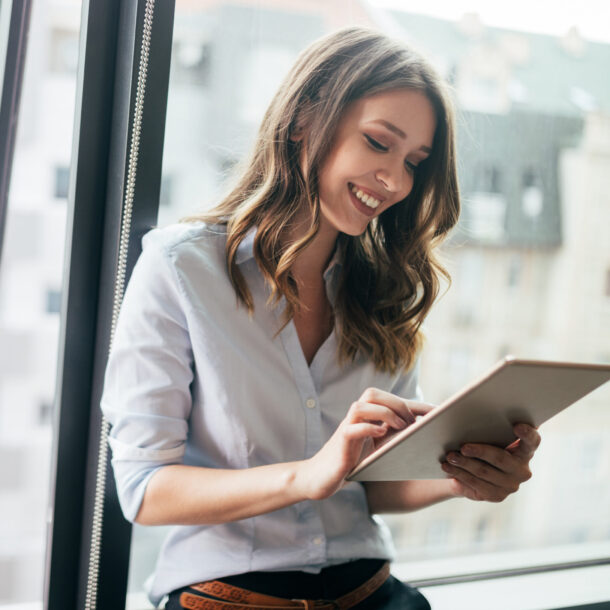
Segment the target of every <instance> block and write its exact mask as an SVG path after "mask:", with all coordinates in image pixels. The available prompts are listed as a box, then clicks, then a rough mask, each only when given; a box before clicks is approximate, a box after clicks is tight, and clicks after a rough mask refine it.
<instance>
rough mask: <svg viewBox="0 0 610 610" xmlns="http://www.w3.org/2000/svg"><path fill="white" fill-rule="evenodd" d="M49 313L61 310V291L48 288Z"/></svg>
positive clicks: (47, 308)
mask: <svg viewBox="0 0 610 610" xmlns="http://www.w3.org/2000/svg"><path fill="white" fill-rule="evenodd" d="M45 311H46V312H47V313H59V312H60V311H61V291H59V290H53V289H49V290H47V303H46V306H45Z"/></svg>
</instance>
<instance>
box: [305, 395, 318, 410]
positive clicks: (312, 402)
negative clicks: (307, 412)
mask: <svg viewBox="0 0 610 610" xmlns="http://www.w3.org/2000/svg"><path fill="white" fill-rule="evenodd" d="M305 404H306V405H307V408H308V409H313V408H315V406H316V401H315V400H314V399H313V398H308V399H307V401H306V402H305Z"/></svg>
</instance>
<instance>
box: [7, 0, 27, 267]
mask: <svg viewBox="0 0 610 610" xmlns="http://www.w3.org/2000/svg"><path fill="white" fill-rule="evenodd" d="M4 11H6V12H4ZM31 13H32V0H21V1H20V2H17V1H14V2H11V4H10V6H9V7H8V8H6V7H2V9H1V10H0V15H1V16H2V17H6V18H7V19H8V24H7V25H8V28H7V30H8V31H7V35H8V39H7V40H6V53H5V55H4V57H3V58H2V59H4V66H3V68H4V71H3V73H2V81H1V83H0V86H1V87H2V89H1V90H0V91H1V97H0V260H1V259H2V245H3V243H4V230H5V226H6V214H7V208H8V193H9V187H10V179H11V170H12V167H13V153H14V152H15V138H16V137H17V118H18V115H19V102H20V100H21V86H22V84H23V70H24V67H25V57H26V50H27V37H28V31H29V27H30V16H31ZM1 25H3V24H0V26H1ZM0 42H4V41H0Z"/></svg>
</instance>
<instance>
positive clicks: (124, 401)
mask: <svg viewBox="0 0 610 610" xmlns="http://www.w3.org/2000/svg"><path fill="white" fill-rule="evenodd" d="M156 237H157V230H153V231H151V232H150V233H148V234H147V235H146V236H145V237H144V239H143V251H142V254H141V255H140V258H139V259H138V261H137V263H136V265H135V267H134V270H133V273H132V275H131V279H130V281H129V285H128V286H127V289H126V291H125V296H124V299H123V304H122V307H121V311H120V315H119V318H118V321H117V326H116V329H115V335H114V340H113V344H112V349H111V352H110V356H109V359H108V364H107V367H106V373H105V379H104V390H103V394H102V400H101V407H102V410H103V412H104V415H105V416H106V418H107V419H108V420H109V422H110V424H111V425H112V428H111V432H110V436H109V439H108V440H109V443H110V447H111V449H112V466H113V469H114V474H115V478H116V482H117V489H118V495H119V501H120V503H121V508H122V510H123V513H124V515H125V517H126V518H127V519H128V520H130V521H134V520H135V517H136V515H137V514H138V511H139V508H140V504H141V502H142V498H143V497H144V492H145V490H146V485H147V484H148V481H149V480H150V477H151V476H152V475H153V474H154V473H155V472H156V471H157V470H158V469H159V468H161V467H162V466H164V465H167V464H177V463H180V462H181V461H182V459H183V456H184V452H185V443H186V439H187V430H188V425H187V420H188V417H189V415H190V411H191V406H192V398H191V391H190V385H191V382H192V380H193V352H192V347H191V342H190V337H189V333H188V329H187V322H186V317H185V313H184V311H185V310H184V302H183V299H182V295H181V292H180V290H179V284H178V278H177V276H176V271H175V269H174V268H173V266H172V261H171V254H170V252H169V251H168V250H167V248H166V247H165V245H164V244H163V243H158V240H157V239H156Z"/></svg>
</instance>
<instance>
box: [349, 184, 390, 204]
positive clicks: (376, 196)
mask: <svg viewBox="0 0 610 610" xmlns="http://www.w3.org/2000/svg"><path fill="white" fill-rule="evenodd" d="M350 185H351V186H355V187H356V188H357V189H358V190H360V191H362V192H363V193H366V194H367V195H370V196H371V197H374V198H375V199H377V201H379V203H380V204H381V203H383V202H384V201H385V197H384V196H383V195H380V194H379V193H376V192H375V191H372V190H371V189H367V188H366V187H364V186H360V185H359V184H355V183H354V182H350V183H349V184H348V187H349V186H350Z"/></svg>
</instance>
